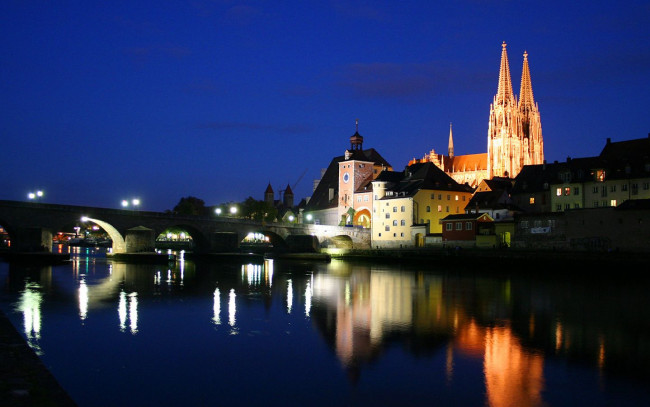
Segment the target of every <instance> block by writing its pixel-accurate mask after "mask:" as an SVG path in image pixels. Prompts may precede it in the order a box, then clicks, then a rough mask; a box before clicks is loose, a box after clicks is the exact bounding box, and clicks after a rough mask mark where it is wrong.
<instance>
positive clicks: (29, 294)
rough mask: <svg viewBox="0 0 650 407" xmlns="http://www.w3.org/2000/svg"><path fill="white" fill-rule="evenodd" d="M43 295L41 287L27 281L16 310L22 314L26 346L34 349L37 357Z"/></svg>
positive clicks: (39, 346)
mask: <svg viewBox="0 0 650 407" xmlns="http://www.w3.org/2000/svg"><path fill="white" fill-rule="evenodd" d="M42 303H43V294H41V286H40V285H39V284H37V283H34V282H31V281H27V282H25V288H24V290H23V291H22V293H21V295H20V298H19V300H18V304H16V310H17V311H19V312H21V313H22V314H23V329H24V332H25V336H26V338H27V344H28V345H29V346H30V347H31V348H32V349H34V351H35V352H36V354H37V355H41V354H42V353H43V352H42V350H41V345H40V342H39V341H40V339H41V305H42Z"/></svg>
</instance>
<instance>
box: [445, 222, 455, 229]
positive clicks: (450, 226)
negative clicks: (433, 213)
mask: <svg viewBox="0 0 650 407" xmlns="http://www.w3.org/2000/svg"><path fill="white" fill-rule="evenodd" d="M445 229H446V230H454V225H452V223H451V222H447V224H446V225H445Z"/></svg>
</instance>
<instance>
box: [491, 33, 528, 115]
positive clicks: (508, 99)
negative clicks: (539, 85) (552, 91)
mask: <svg viewBox="0 0 650 407" xmlns="http://www.w3.org/2000/svg"><path fill="white" fill-rule="evenodd" d="M501 47H502V49H501V68H500V70H499V86H498V88H497V94H496V96H495V101H494V102H495V104H499V105H502V106H506V105H509V104H513V105H514V104H515V97H514V94H513V91H512V79H511V78H510V64H509V63H508V53H507V52H506V42H505V41H503V44H501ZM534 106H535V99H534V98H533V86H532V84H531V80H530V68H529V67H528V52H526V51H524V66H523V68H522V72H521V87H520V90H519V109H520V110H522V111H530V110H532V108H533V107H534Z"/></svg>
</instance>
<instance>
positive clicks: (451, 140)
mask: <svg viewBox="0 0 650 407" xmlns="http://www.w3.org/2000/svg"><path fill="white" fill-rule="evenodd" d="M447 149H448V153H449V158H454V138H453V137H452V135H451V123H449V147H447Z"/></svg>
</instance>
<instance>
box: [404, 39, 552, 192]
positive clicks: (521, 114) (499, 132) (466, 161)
mask: <svg viewBox="0 0 650 407" xmlns="http://www.w3.org/2000/svg"><path fill="white" fill-rule="evenodd" d="M519 97H520V99H519V102H517V98H516V97H515V96H514V94H513V90H512V80H511V78H510V66H509V63H508V54H507V53H506V43H505V42H504V43H503V45H502V51H501V66H500V70H499V84H498V87H497V93H496V95H495V96H494V99H493V102H492V104H491V105H490V119H489V124H488V151H487V153H482V154H468V155H460V156H456V155H454V144H453V137H452V130H451V126H450V128H449V145H448V155H442V154H436V153H435V151H434V150H431V152H430V153H429V154H427V155H425V156H424V157H423V158H422V159H421V160H415V159H414V160H412V161H411V163H415V162H427V161H428V162H433V163H434V164H435V165H436V166H438V168H440V169H441V170H443V171H445V172H446V173H447V174H449V175H450V176H451V177H452V178H453V179H455V180H456V182H458V183H468V184H469V185H470V186H473V187H476V186H477V185H478V184H480V182H481V181H482V180H483V179H486V178H487V179H490V178H492V177H515V176H516V175H517V174H519V172H520V171H521V169H522V167H523V166H524V165H530V164H541V163H542V162H543V161H544V143H543V139H542V125H541V119H540V114H539V107H538V105H537V104H536V103H535V99H534V97H533V87H532V84H531V79H530V69H529V66H528V53H527V52H524V62H523V68H522V74H521V87H520V92H519Z"/></svg>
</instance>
